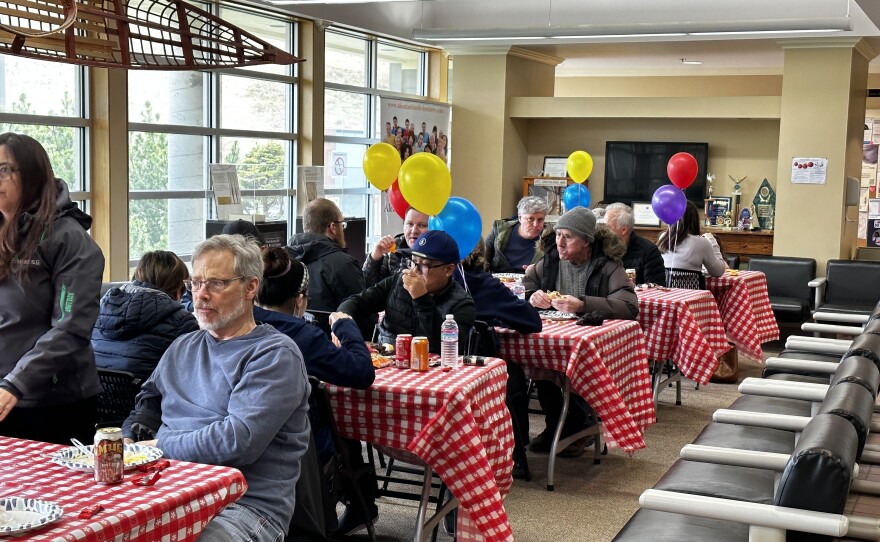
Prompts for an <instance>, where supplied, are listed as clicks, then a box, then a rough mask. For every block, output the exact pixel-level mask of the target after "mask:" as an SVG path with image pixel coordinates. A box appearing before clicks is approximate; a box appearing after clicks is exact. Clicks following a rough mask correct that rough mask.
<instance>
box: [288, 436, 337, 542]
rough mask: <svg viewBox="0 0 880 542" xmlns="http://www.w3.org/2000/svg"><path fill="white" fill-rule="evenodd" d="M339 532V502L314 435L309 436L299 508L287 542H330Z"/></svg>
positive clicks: (298, 485) (302, 464)
mask: <svg viewBox="0 0 880 542" xmlns="http://www.w3.org/2000/svg"><path fill="white" fill-rule="evenodd" d="M335 530H336V499H335V498H334V496H333V495H332V494H331V492H330V486H329V483H328V481H327V478H326V476H325V474H324V469H323V467H322V466H321V462H320V460H319V459H318V451H317V448H316V447H315V435H314V433H309V447H308V449H307V450H306V453H305V455H303V456H302V459H301V460H300V469H299V478H298V479H297V481H296V505H295V506H294V509H293V517H291V519H290V527H288V529H287V536H286V537H284V542H329V540H330V535H331V533H333V531H335Z"/></svg>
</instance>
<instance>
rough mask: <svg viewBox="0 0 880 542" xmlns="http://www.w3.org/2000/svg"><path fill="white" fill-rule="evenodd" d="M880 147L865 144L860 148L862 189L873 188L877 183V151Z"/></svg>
mask: <svg viewBox="0 0 880 542" xmlns="http://www.w3.org/2000/svg"><path fill="white" fill-rule="evenodd" d="M878 149H880V145H874V144H867V145H863V146H862V178H861V183H860V185H861V186H862V188H868V187H869V186H873V185H874V184H875V183H876V182H877V154H878V153H877V151H878Z"/></svg>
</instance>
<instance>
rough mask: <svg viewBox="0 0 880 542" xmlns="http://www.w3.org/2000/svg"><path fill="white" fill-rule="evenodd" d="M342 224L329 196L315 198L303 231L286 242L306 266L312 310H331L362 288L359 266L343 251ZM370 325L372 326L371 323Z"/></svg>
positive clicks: (344, 224)
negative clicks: (327, 197)
mask: <svg viewBox="0 0 880 542" xmlns="http://www.w3.org/2000/svg"><path fill="white" fill-rule="evenodd" d="M345 226H346V223H345V221H344V220H343V219H342V211H340V210H339V207H337V206H336V204H335V203H333V202H332V201H330V200H328V199H324V198H318V199H315V200H312V201H311V202H310V203H309V204H308V205H307V206H306V210H305V212H304V213H303V230H304V232H303V233H298V234H296V235H294V236H293V238H292V239H291V240H290V242H289V243H288V244H289V246H290V249H291V252H292V254H293V256H294V257H295V258H296V259H298V260H299V261H301V262H302V263H304V264H305V265H306V267H308V268H309V307H310V308H312V309H315V310H318V311H326V312H333V311H335V310H336V307H338V306H339V304H340V303H342V301H343V300H345V298H347V297H349V296H351V295H354V294H358V293H360V292H362V291H363V290H364V275H363V273H362V272H361V266H360V264H358V262H357V260H355V259H354V258H353V257H351V256H349V255H348V253H346V252H345V250H344V249H345ZM369 327H370V329H372V324H370V326H369ZM361 329H362V330H363V327H362V328H361ZM365 336H366V337H369V336H370V335H369V333H367V334H366V335H365Z"/></svg>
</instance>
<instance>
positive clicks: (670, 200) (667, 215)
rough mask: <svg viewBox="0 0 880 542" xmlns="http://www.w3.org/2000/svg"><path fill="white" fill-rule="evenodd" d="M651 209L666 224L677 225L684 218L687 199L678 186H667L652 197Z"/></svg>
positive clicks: (662, 187) (659, 189)
mask: <svg viewBox="0 0 880 542" xmlns="http://www.w3.org/2000/svg"><path fill="white" fill-rule="evenodd" d="M651 207H653V208H654V214H655V215H657V218H659V219H660V220H662V221H663V222H664V223H666V224H675V223H676V222H678V219H679V218H681V217H682V216H684V209H685V207H687V198H685V197H684V192H682V191H681V189H680V188H678V187H677V186H673V185H671V184H665V185H663V186H661V187H660V188H658V189H657V190H656V191H655V192H654V195H653V196H652V197H651Z"/></svg>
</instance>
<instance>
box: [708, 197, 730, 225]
mask: <svg viewBox="0 0 880 542" xmlns="http://www.w3.org/2000/svg"><path fill="white" fill-rule="evenodd" d="M732 211H733V199H732V198H730V197H728V196H715V197H713V198H709V199H707V200H706V225H707V226H725V225H729V224H725V222H724V219H725V218H726V217H727V213H728V212H732Z"/></svg>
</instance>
